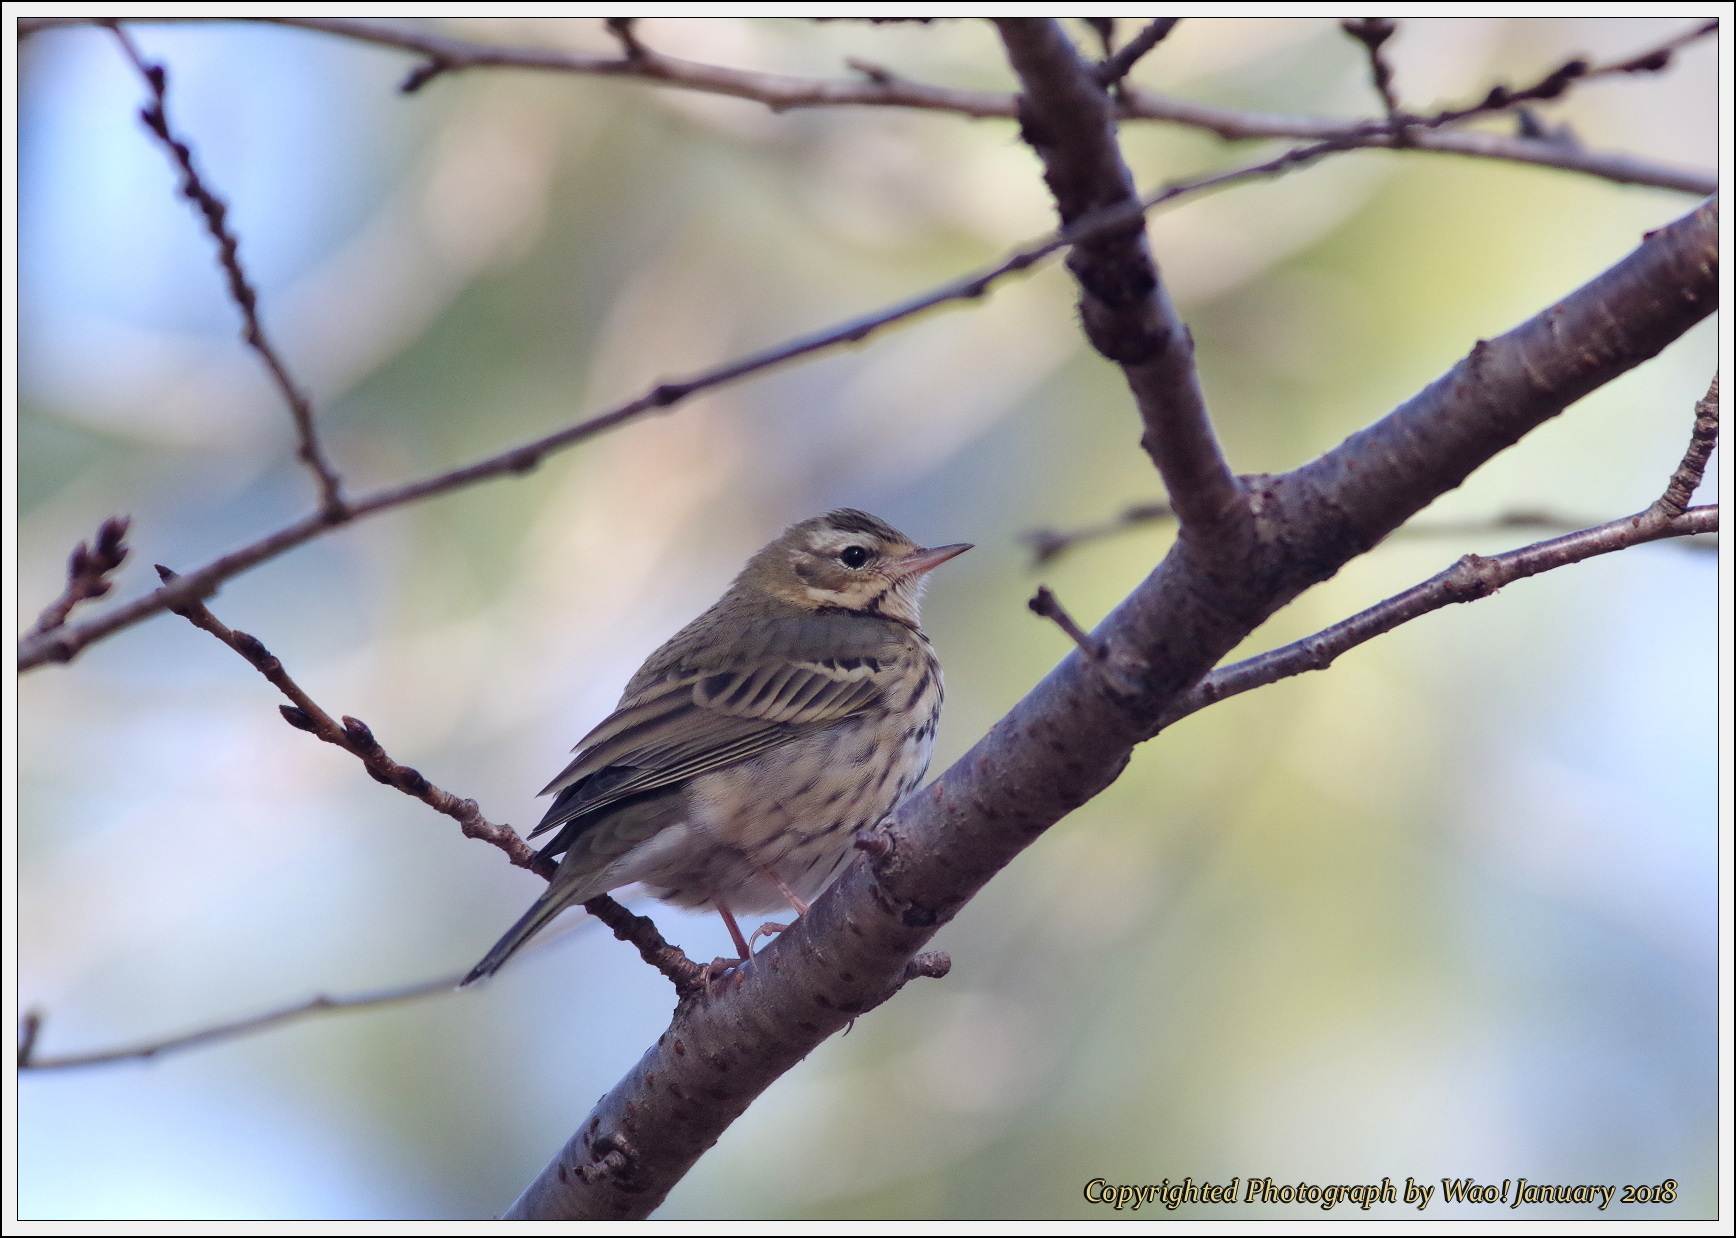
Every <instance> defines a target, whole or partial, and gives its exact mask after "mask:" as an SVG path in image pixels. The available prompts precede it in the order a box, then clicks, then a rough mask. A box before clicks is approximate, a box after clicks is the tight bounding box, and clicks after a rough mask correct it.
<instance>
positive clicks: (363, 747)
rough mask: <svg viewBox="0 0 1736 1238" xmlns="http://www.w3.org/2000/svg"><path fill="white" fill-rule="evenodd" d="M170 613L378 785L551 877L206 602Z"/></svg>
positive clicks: (166, 575) (506, 834) (512, 839)
mask: <svg viewBox="0 0 1736 1238" xmlns="http://www.w3.org/2000/svg"><path fill="white" fill-rule="evenodd" d="M157 574H158V575H159V576H161V577H162V578H163V581H164V583H165V584H166V583H169V582H172V581H174V580H175V579H176V574H175V573H174V572H172V571H170V570H169V569H168V568H166V567H164V566H162V565H161V564H158V565H157ZM170 609H171V610H173V611H174V613H175V614H177V615H180V616H181V617H182V618H183V619H185V620H187V622H189V623H191V624H192V625H193V626H194V627H196V628H199V629H201V630H203V631H206V632H209V633H211V635H213V636H215V637H216V638H217V639H218V640H220V641H222V642H223V643H224V644H225V645H228V646H229V647H230V648H231V649H233V650H234V651H235V652H236V653H238V654H240V655H241V656H242V657H244V658H246V659H247V661H248V663H249V664H251V665H252V667H253V669H254V670H256V671H258V672H259V673H260V674H261V675H264V676H265V677H266V679H268V680H270V681H271V683H272V686H273V687H275V688H276V689H277V690H278V691H279V692H281V693H283V695H285V696H286V697H288V698H289V699H290V702H291V703H290V704H288V705H280V706H278V712H279V713H281V714H282V715H283V720H284V721H285V722H287V723H289V725H290V726H292V727H294V728H296V730H298V731H306V732H308V733H309V734H310V735H313V736H315V737H316V738H318V739H322V740H324V741H325V742H326V743H328V744H333V745H335V746H337V747H339V748H342V749H343V750H344V751H345V752H348V753H350V754H351V755H352V756H354V757H356V758H357V759H358V760H360V761H361V763H362V764H363V766H365V767H366V768H367V771H368V775H369V776H370V777H371V778H373V780H374V781H375V782H382V783H385V784H386V785H387V786H388V787H393V788H396V789H397V790H399V791H402V792H403V793H404V794H405V795H408V796H411V797H413V798H415V799H419V800H421V801H422V802H423V803H424V804H426V805H428V807H430V808H432V809H433V810H434V811H435V812H438V813H442V814H444V815H446V816H448V817H451V818H452V819H453V820H454V821H456V822H458V827H459V829H461V830H462V831H463V832H464V836H465V837H466V838H475V839H480V840H481V841H482V842H485V843H488V844H490V845H491V846H495V847H499V848H500V849H501V850H502V851H504V852H505V853H506V856H507V858H508V859H509V860H511V861H512V863H513V864H515V865H517V866H518V867H519V868H526V869H529V870H530V871H531V872H533V873H536V874H537V875H539V876H541V877H544V878H547V877H549V876H552V875H553V873H554V865H553V863H551V862H550V861H548V860H542V859H539V858H538V857H537V853H536V849H535V848H534V847H532V846H531V845H530V844H529V843H527V842H525V841H524V839H522V838H520V837H519V835H518V832H517V831H516V830H514V829H513V828H512V827H511V826H509V825H495V824H494V823H492V822H491V821H489V820H488V819H487V818H485V817H484V816H483V815H482V809H481V808H480V807H479V806H478V805H477V803H476V801H475V800H467V799H460V798H458V797H457V796H456V795H453V794H452V793H451V792H450V791H442V790H441V789H440V788H439V787H436V786H435V785H434V784H433V783H431V782H429V781H428V779H427V778H425V777H423V776H422V774H421V773H420V772H418V771H417V770H414V769H411V768H410V767H409V766H407V765H400V764H398V763H397V762H396V761H394V760H392V758H391V757H389V756H388V755H386V750H385V749H384V748H382V747H381V746H380V741H379V740H377V739H375V738H374V733H373V731H371V730H369V729H368V725H367V723H365V722H363V721H362V720H361V719H359V718H351V717H349V716H348V715H345V717H344V719H343V722H342V723H341V724H340V723H339V722H337V721H336V720H334V719H333V718H332V716H331V715H330V714H328V713H326V711H325V710H323V709H321V708H320V707H319V705H318V704H316V703H315V702H314V699H313V698H312V697H310V696H309V695H308V694H307V693H306V692H305V691H303V690H302V687H301V685H300V684H298V683H296V682H295V680H293V679H291V678H290V676H289V672H288V671H286V670H284V669H283V663H282V662H279V661H278V660H277V659H276V658H275V657H273V656H272V653H271V651H270V650H269V649H267V648H266V647H265V646H264V644H262V643H261V642H260V640H259V638H258V637H255V636H251V635H249V634H248V633H246V632H238V631H235V630H234V629H233V628H230V627H229V626H227V625H226V624H224V623H223V621H222V620H220V619H218V618H217V616H216V615H213V614H212V613H211V611H210V610H209V609H208V608H207V607H206V606H205V605H204V604H203V603H202V602H185V603H181V604H179V605H176V606H173V607H171V608H170Z"/></svg>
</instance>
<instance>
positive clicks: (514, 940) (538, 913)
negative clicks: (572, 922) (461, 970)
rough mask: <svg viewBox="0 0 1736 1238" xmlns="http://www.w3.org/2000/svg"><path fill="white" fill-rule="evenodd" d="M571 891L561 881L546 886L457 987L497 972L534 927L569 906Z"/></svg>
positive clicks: (570, 904) (544, 922)
mask: <svg viewBox="0 0 1736 1238" xmlns="http://www.w3.org/2000/svg"><path fill="white" fill-rule="evenodd" d="M573 892H574V891H573V890H572V888H571V887H570V886H566V887H564V888H563V883H561V882H556V883H554V884H553V885H550V886H549V888H548V890H547V891H545V892H544V894H543V896H542V897H541V898H539V899H537V901H536V902H534V903H532V904H531V905H530V910H529V911H527V912H525V913H524V915H522V916H520V917H519V918H518V923H517V924H514V925H513V926H512V927H511V928H509V929H507V930H506V936H504V937H502V938H501V939H500V940H499V941H497V942H495V943H494V949H492V950H490V951H489V952H488V953H487V955H485V956H484V957H483V960H482V962H480V963H478V964H477V965H476V966H475V967H473V968H471V969H470V974H469V975H468V976H466V977H464V979H463V980H461V981H459V982H458V987H459V988H461V989H462V988H463V987H464V986H465V985H467V984H475V983H476V982H477V981H478V980H481V979H482V978H483V977H485V976H492V975H494V973H495V972H497V971H499V970H500V969H501V968H502V967H503V966H505V964H506V961H507V960H508V959H510V958H511V957H512V956H513V955H514V954H516V953H517V952H518V948H519V947H520V946H522V945H524V943H525V942H527V941H529V940H530V939H531V938H532V937H535V936H536V934H537V930H538V929H540V928H542V926H543V925H545V924H547V923H548V922H549V921H550V920H552V919H554V918H555V917H556V916H558V915H560V914H561V912H563V911H565V910H566V909H567V908H568V907H570V906H572V904H573V901H574V900H573V899H572V898H571V897H570V895H572V894H573Z"/></svg>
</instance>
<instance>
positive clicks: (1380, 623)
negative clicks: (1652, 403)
mask: <svg viewBox="0 0 1736 1238" xmlns="http://www.w3.org/2000/svg"><path fill="white" fill-rule="evenodd" d="M1717 441H1718V378H1717V376H1716V375H1714V376H1713V378H1712V384H1711V386H1710V387H1709V388H1707V390H1706V394H1705V395H1704V396H1702V397H1701V398H1700V399H1699V400H1698V401H1697V402H1696V403H1695V405H1694V428H1693V431H1692V432H1691V433H1690V435H1689V438H1688V448H1687V451H1686V452H1684V453H1683V456H1682V462H1681V464H1679V465H1678V466H1677V467H1676V471H1675V472H1674V474H1672V475H1671V477H1670V482H1669V485H1668V486H1666V487H1665V489H1664V493H1663V495H1662V496H1660V497H1659V498H1658V499H1657V501H1655V502H1654V503H1652V505H1651V506H1650V507H1647V508H1646V509H1645V510H1644V511H1640V512H1635V513H1634V514H1633V515H1631V516H1624V517H1622V518H1621V519H1620V520H1611V521H1608V522H1606V523H1604V524H1600V525H1596V526H1594V527H1591V528H1582V529H1577V530H1575V531H1574V532H1572V533H1569V534H1567V535H1566V536H1564V537H1556V538H1551V539H1549V540H1547V541H1542V542H1534V543H1533V544H1531V545H1529V546H1523V547H1521V548H1520V549H1518V550H1510V551H1508V552H1507V553H1506V554H1499V555H1494V556H1491V557H1488V558H1485V557H1483V556H1482V555H1474V554H1469V555H1465V556H1464V557H1463V558H1461V559H1460V560H1459V561H1458V562H1457V563H1455V564H1453V566H1451V567H1449V568H1448V569H1447V570H1446V571H1444V572H1441V573H1439V574H1438V575H1435V576H1432V577H1430V578H1429V579H1428V580H1425V581H1424V582H1423V583H1422V584H1420V585H1416V586H1414V587H1412V588H1410V589H1406V590H1405V591H1404V592H1403V593H1400V594H1398V595H1396V596H1394V597H1390V598H1388V599H1386V601H1384V602H1379V603H1377V604H1375V605H1374V606H1371V607H1369V608H1368V609H1367V610H1365V611H1362V612H1361V613H1360V614H1356V615H1352V616H1351V617H1350V618H1348V619H1346V620H1344V621H1343V622H1341V623H1336V624H1333V625H1332V626H1331V627H1329V628H1324V629H1322V630H1321V631H1319V632H1316V633H1314V635H1312V636H1306V637H1304V638H1302V639H1301V640H1299V641H1295V642H1292V643H1291V644H1288V645H1285V646H1283V647H1281V648H1278V649H1273V650H1269V651H1268V652H1266V653H1263V654H1260V655H1258V656H1257V657H1252V658H1248V659H1246V660H1245V661H1242V662H1237V663H1235V664H1234V665H1232V666H1226V667H1222V668H1220V669H1218V670H1215V671H1213V672H1212V673H1211V674H1209V675H1207V676H1206V677H1205V678H1204V679H1202V680H1201V681H1200V682H1199V683H1198V684H1196V685H1195V686H1194V687H1193V688H1192V689H1191V690H1189V691H1188V692H1186V693H1185V694H1183V695H1182V696H1181V697H1179V698H1177V700H1176V702H1175V703H1174V704H1173V705H1171V706H1170V708H1169V709H1168V710H1167V711H1166V712H1165V714H1164V716H1163V718H1162V720H1161V721H1160V722H1159V723H1158V725H1157V726H1156V727H1155V728H1154V729H1153V730H1152V734H1154V735H1155V734H1156V733H1157V732H1158V731H1161V730H1162V729H1163V728H1164V727H1167V726H1170V725H1171V724H1173V723H1175V722H1179V721H1180V720H1181V719H1183V718H1185V717H1187V716H1188V715H1189V714H1192V713H1196V712H1198V711H1199V710H1201V709H1204V708H1205V707H1206V706H1208V705H1212V704H1215V703H1217V702H1218V701H1221V700H1224V699H1225V698H1227V697H1231V696H1236V695H1239V694H1240V693H1243V692H1247V691H1250V690H1252V689H1254V688H1259V687H1263V686H1265V685H1266V684H1269V683H1275V682H1277V681H1278V680H1280V679H1288V678H1289V677H1291V676H1292V675H1300V674H1302V673H1304V672H1306V671H1323V670H1325V669H1326V668H1327V667H1329V666H1331V665H1332V663H1333V662H1334V661H1336V660H1337V659H1338V657H1339V656H1340V655H1342V654H1344V653H1345V652H1347V651H1349V650H1351V649H1354V648H1356V647H1357V646H1358V645H1361V644H1364V643H1366V642H1368V641H1371V640H1373V639H1374V638H1375V637H1377V636H1380V635H1383V634H1384V633H1387V632H1390V631H1392V630H1393V629H1394V628H1396V627H1398V626H1399V625H1400V624H1404V623H1409V622H1410V621H1411V620H1412V619H1417V618H1420V617H1421V616H1423V615H1426V614H1428V613H1430V612H1431V611H1436V610H1440V609H1441V608H1442V607H1444V606H1450V605H1452V604H1453V603H1454V602H1474V601H1476V600H1477V599H1478V598H1484V597H1488V596H1489V595H1490V594H1492V593H1494V592H1495V591H1496V590H1498V589H1501V588H1503V587H1505V586H1506V585H1509V584H1511V583H1512V582H1513V581H1515V580H1522V579H1523V578H1525V577H1527V576H1536V575H1538V574H1540V573H1542V572H1548V571H1552V570H1554V569H1555V568H1558V567H1566V566H1567V565H1568V564H1571V563H1579V562H1582V561H1584V560H1586V559H1590V558H1594V557H1596V556H1597V555H1606V554H1611V553H1613V552H1615V551H1617V550H1626V549H1628V548H1629V547H1632V546H1639V545H1643V544H1644V543H1646V542H1654V541H1659V540H1662V539H1664V538H1673V537H1693V536H1695V535H1696V534H1701V533H1714V532H1716V531H1717V529H1718V508H1717V507H1716V506H1708V507H1695V508H1689V507H1688V506H1687V504H1688V500H1689V499H1691V498H1692V497H1693V495H1694V491H1695V490H1696V489H1698V488H1699V485H1700V479H1701V478H1702V476H1704V474H1705V469H1706V461H1707V460H1708V459H1709V458H1710V457H1711V455H1712V449H1713V447H1714V446H1715V445H1716V444H1717Z"/></svg>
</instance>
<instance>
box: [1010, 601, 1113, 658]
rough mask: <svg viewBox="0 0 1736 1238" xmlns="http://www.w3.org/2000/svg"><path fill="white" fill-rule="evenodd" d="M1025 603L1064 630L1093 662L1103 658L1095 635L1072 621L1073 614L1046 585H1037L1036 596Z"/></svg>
mask: <svg viewBox="0 0 1736 1238" xmlns="http://www.w3.org/2000/svg"><path fill="white" fill-rule="evenodd" d="M1025 605H1026V606H1029V607H1030V608H1031V613H1032V614H1034V615H1041V616H1042V617H1043V618H1045V619H1048V620H1050V621H1051V622H1053V623H1054V625H1055V626H1056V627H1058V628H1060V629H1061V630H1062V631H1063V632H1065V633H1066V634H1067V636H1068V638H1069V639H1071V640H1072V642H1073V643H1074V644H1075V645H1077V646H1079V651H1080V652H1081V653H1083V654H1084V655H1085V656H1086V657H1087V658H1090V659H1091V660H1092V661H1093V662H1101V661H1102V660H1103V656H1104V651H1103V646H1102V645H1101V644H1099V643H1098V640H1097V638H1096V637H1095V636H1092V635H1091V633H1089V632H1087V631H1086V630H1085V629H1084V628H1082V627H1080V626H1079V625H1078V624H1077V623H1076V622H1074V620H1073V616H1072V615H1069V614H1068V613H1067V608H1066V607H1064V606H1062V605H1061V601H1060V599H1059V598H1057V597H1056V596H1055V594H1054V593H1053V592H1052V591H1051V590H1050V588H1049V586H1048V585H1038V586H1037V593H1036V596H1034V597H1033V598H1031V600H1030V601H1028V602H1026V603H1025Z"/></svg>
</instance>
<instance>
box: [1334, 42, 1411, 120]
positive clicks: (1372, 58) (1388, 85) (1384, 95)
mask: <svg viewBox="0 0 1736 1238" xmlns="http://www.w3.org/2000/svg"><path fill="white" fill-rule="evenodd" d="M1338 25H1339V27H1340V28H1341V29H1342V30H1343V31H1344V33H1345V34H1348V35H1349V36H1350V37H1351V38H1353V39H1355V40H1356V41H1357V42H1358V43H1360V44H1362V48H1363V51H1365V52H1367V53H1368V75H1369V77H1370V79H1371V80H1372V81H1373V83H1374V89H1375V92H1376V93H1377V94H1379V95H1380V102H1381V105H1382V106H1383V107H1384V108H1385V109H1386V120H1387V123H1388V124H1389V125H1391V126H1392V131H1393V137H1394V138H1395V139H1397V140H1399V141H1402V140H1403V135H1404V133H1405V124H1404V119H1405V118H1404V113H1403V111H1401V110H1400V108H1399V105H1398V95H1397V93H1396V92H1395V91H1394V90H1393V85H1392V65H1391V64H1390V63H1389V62H1388V61H1387V58H1386V56H1385V55H1384V54H1383V53H1382V52H1381V50H1380V49H1381V46H1382V45H1383V44H1384V43H1385V42H1386V41H1387V40H1388V39H1390V38H1392V36H1393V35H1394V34H1396V33H1398V23H1397V22H1395V21H1393V20H1392V18H1390V17H1347V18H1345V19H1344V20H1343V21H1341V22H1339V23H1338Z"/></svg>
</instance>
